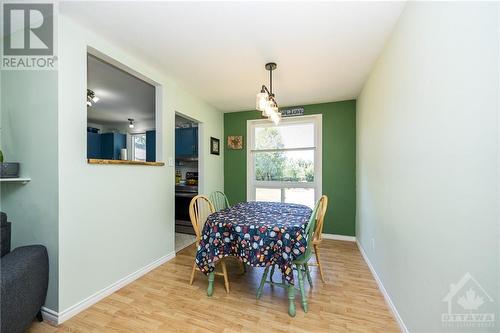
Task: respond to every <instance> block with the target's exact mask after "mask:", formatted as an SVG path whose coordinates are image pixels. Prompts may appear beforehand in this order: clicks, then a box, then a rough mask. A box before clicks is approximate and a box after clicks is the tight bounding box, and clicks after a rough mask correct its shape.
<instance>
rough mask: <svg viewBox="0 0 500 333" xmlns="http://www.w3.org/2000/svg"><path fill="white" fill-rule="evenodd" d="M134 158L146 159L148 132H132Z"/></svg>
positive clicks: (136, 159)
mask: <svg viewBox="0 0 500 333" xmlns="http://www.w3.org/2000/svg"><path fill="white" fill-rule="evenodd" d="M131 136H132V160H133V161H142V162H145V161H146V134H145V133H141V134H132V135H131Z"/></svg>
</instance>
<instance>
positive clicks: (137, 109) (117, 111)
mask: <svg viewBox="0 0 500 333" xmlns="http://www.w3.org/2000/svg"><path fill="white" fill-rule="evenodd" d="M87 88H88V89H91V90H92V91H94V93H95V95H96V96H97V97H99V101H98V102H97V103H94V104H93V105H92V106H91V107H87V120H88V121H89V122H92V123H96V124H101V125H109V126H116V125H117V124H123V125H124V126H123V127H127V125H128V120H127V119H128V118H132V119H134V120H135V122H136V123H144V122H147V123H148V124H149V123H151V122H154V118H155V87H154V86H152V85H150V84H149V83H146V82H144V81H142V80H140V79H138V78H136V77H135V76H133V75H131V74H129V73H125V72H124V71H122V70H121V69H118V68H116V67H114V66H112V65H110V64H108V63H106V62H104V61H102V60H100V59H97V58H95V57H93V56H90V55H89V56H87Z"/></svg>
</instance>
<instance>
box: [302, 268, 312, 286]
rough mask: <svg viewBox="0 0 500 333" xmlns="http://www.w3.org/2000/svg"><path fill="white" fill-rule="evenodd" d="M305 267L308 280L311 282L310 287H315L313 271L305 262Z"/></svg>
mask: <svg viewBox="0 0 500 333" xmlns="http://www.w3.org/2000/svg"><path fill="white" fill-rule="evenodd" d="M304 268H305V269H306V276H307V282H309V287H311V288H312V287H313V283H312V278H311V271H310V270H309V265H307V264H304Z"/></svg>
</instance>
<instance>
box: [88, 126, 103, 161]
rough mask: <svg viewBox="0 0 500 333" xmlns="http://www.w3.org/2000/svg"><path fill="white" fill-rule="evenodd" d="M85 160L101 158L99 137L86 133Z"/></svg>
mask: <svg viewBox="0 0 500 333" xmlns="http://www.w3.org/2000/svg"><path fill="white" fill-rule="evenodd" d="M87 158H102V157H101V135H100V134H99V133H92V132H87Z"/></svg>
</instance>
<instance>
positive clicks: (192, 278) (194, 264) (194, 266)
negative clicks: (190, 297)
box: [189, 261, 196, 285]
mask: <svg viewBox="0 0 500 333" xmlns="http://www.w3.org/2000/svg"><path fill="white" fill-rule="evenodd" d="M195 272H196V261H195V262H194V263H193V270H192V271H191V279H190V280H189V284H190V285H192V284H193V281H194V273H195Z"/></svg>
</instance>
